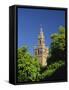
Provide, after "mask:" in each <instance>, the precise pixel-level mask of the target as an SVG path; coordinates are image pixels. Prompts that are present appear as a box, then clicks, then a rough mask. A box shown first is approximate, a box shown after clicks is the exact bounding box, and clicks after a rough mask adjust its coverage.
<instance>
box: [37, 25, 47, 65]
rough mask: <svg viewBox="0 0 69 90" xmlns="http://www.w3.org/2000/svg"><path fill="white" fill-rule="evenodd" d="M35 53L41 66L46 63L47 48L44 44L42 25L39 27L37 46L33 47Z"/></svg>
mask: <svg viewBox="0 0 69 90" xmlns="http://www.w3.org/2000/svg"><path fill="white" fill-rule="evenodd" d="M35 55H36V56H37V58H38V60H39V62H40V63H41V65H42V66H46V65H47V57H48V48H47V47H46V46H45V37H44V33H43V28H42V26H41V27H40V33H39V36H38V46H37V48H35Z"/></svg>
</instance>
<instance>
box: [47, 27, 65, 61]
mask: <svg viewBox="0 0 69 90" xmlns="http://www.w3.org/2000/svg"><path fill="white" fill-rule="evenodd" d="M51 39H52V42H51V46H50V53H51V57H50V59H51V60H49V62H54V61H56V60H60V59H61V60H65V49H66V48H65V47H66V46H65V28H64V27H63V26H60V27H59V29H58V33H54V34H52V35H51Z"/></svg>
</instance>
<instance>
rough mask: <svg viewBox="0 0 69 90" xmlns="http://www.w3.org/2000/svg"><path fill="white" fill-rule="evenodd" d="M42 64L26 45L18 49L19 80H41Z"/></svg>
mask: <svg viewBox="0 0 69 90" xmlns="http://www.w3.org/2000/svg"><path fill="white" fill-rule="evenodd" d="M39 71H40V64H39V62H38V60H37V58H36V57H35V56H31V55H30V53H29V52H28V51H27V48H26V47H22V48H20V49H18V81H20V82H21V81H24V82H26V81H35V80H36V81H39V77H40V73H39Z"/></svg>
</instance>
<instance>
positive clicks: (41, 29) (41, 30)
mask: <svg viewBox="0 0 69 90" xmlns="http://www.w3.org/2000/svg"><path fill="white" fill-rule="evenodd" d="M40 32H41V33H43V28H42V24H40Z"/></svg>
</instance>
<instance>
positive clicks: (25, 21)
mask: <svg viewBox="0 0 69 90" xmlns="http://www.w3.org/2000/svg"><path fill="white" fill-rule="evenodd" d="M40 24H42V27H43V32H44V35H45V44H46V45H47V47H49V46H50V43H51V38H50V36H51V34H53V33H56V32H58V27H59V26H60V25H63V26H65V11H59V10H46V9H45V10H43V9H26V8H18V48H20V47H22V46H23V45H27V46H28V48H29V51H30V52H31V53H32V54H33V49H34V46H37V44H38V35H39V32H40Z"/></svg>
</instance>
